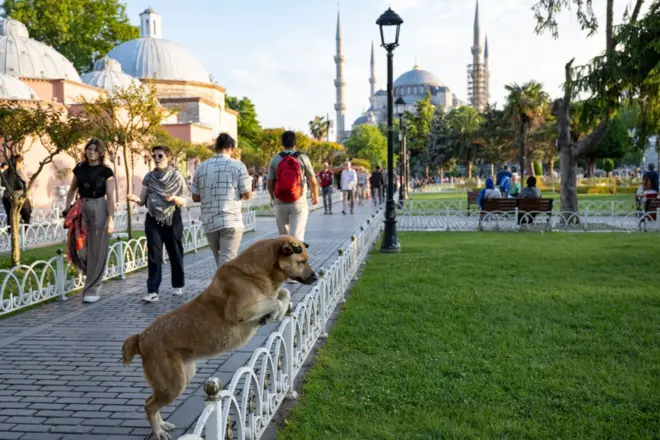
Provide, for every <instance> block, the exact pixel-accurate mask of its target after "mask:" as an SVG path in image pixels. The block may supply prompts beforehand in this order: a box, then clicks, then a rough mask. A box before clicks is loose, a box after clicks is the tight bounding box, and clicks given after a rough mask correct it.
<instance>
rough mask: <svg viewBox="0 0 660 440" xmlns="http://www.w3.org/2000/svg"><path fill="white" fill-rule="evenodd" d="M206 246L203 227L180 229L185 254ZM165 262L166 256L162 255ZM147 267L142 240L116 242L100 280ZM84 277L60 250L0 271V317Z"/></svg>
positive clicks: (251, 225) (250, 215) (248, 221)
mask: <svg viewBox="0 0 660 440" xmlns="http://www.w3.org/2000/svg"><path fill="white" fill-rule="evenodd" d="M243 218H244V220H245V231H254V230H255V227H256V223H255V219H256V217H255V215H254V211H248V212H247V213H244V215H243ZM206 246H208V241H207V239H206V234H205V233H204V228H203V227H202V225H201V224H200V223H197V222H193V223H192V224H190V225H187V226H185V227H184V230H183V249H184V251H185V252H186V253H188V252H197V250H199V249H201V248H203V247H206ZM165 259H166V260H167V255H166V256H165ZM146 266H147V240H146V238H145V237H140V238H137V239H131V240H128V241H117V242H116V243H113V244H112V245H111V246H110V249H109V251H108V264H107V266H106V271H105V275H104V278H103V279H104V280H108V279H112V278H117V277H119V278H121V279H123V278H124V277H125V275H126V274H127V273H130V272H133V271H136V270H138V269H141V268H143V267H146ZM84 285H85V276H84V274H82V273H80V272H79V271H78V270H77V268H76V267H75V266H72V265H70V264H69V263H68V262H67V261H66V259H65V258H64V253H63V251H62V250H59V249H58V251H57V255H56V256H54V257H52V258H50V259H48V260H39V261H35V262H34V263H32V264H30V265H19V266H15V267H13V268H11V269H0V316H2V315H6V314H8V313H12V312H15V311H16V310H20V309H23V308H26V307H30V306H33V305H35V304H38V303H40V302H43V301H47V300H49V299H52V298H60V299H62V300H65V299H66V298H67V294H68V293H70V292H73V291H75V290H78V289H80V288H82V287H83V286H84Z"/></svg>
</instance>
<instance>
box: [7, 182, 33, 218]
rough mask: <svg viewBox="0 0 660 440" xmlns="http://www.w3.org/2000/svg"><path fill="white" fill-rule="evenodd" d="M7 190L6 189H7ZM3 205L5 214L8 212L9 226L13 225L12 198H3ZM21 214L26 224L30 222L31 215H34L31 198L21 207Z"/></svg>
mask: <svg viewBox="0 0 660 440" xmlns="http://www.w3.org/2000/svg"><path fill="white" fill-rule="evenodd" d="M5 191H6V190H5ZM2 206H3V208H5V214H7V226H10V227H11V226H12V224H11V214H10V212H11V200H9V199H7V198H3V199H2ZM20 216H21V221H22V222H23V223H25V224H29V223H30V217H32V203H30V199H27V200H25V203H23V206H22V207H21V210H20Z"/></svg>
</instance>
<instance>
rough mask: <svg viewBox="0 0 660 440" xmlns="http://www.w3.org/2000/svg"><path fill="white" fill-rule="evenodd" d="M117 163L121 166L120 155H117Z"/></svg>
mask: <svg viewBox="0 0 660 440" xmlns="http://www.w3.org/2000/svg"><path fill="white" fill-rule="evenodd" d="M117 165H118V166H121V156H120V155H117Z"/></svg>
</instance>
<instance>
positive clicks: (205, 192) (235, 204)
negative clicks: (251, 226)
mask: <svg viewBox="0 0 660 440" xmlns="http://www.w3.org/2000/svg"><path fill="white" fill-rule="evenodd" d="M235 148H236V141H235V140H234V139H233V138H232V137H231V136H229V135H228V134H226V133H221V134H220V136H218V139H217V140H216V142H215V152H216V154H215V155H214V156H213V157H211V158H210V159H208V160H205V161H204V162H202V163H201V164H200V165H199V167H197V171H196V172H195V176H194V177H193V182H192V187H191V192H192V198H193V201H194V202H201V203H202V206H201V210H202V213H201V220H202V224H203V225H204V232H206V238H207V239H208V241H209V247H210V248H211V252H213V256H214V257H215V262H216V264H217V267H220V266H222V265H223V264H224V263H226V262H227V261H229V260H231V259H233V258H235V257H236V255H238V248H239V247H240V245H241V239H242V238H243V232H244V230H245V227H244V225H243V212H242V205H243V203H242V201H243V200H250V198H252V182H251V180H252V179H251V178H250V175H249V174H248V171H247V168H246V167H245V165H244V164H243V163H242V162H241V161H240V160H236V159H232V157H231V155H232V153H234V151H235Z"/></svg>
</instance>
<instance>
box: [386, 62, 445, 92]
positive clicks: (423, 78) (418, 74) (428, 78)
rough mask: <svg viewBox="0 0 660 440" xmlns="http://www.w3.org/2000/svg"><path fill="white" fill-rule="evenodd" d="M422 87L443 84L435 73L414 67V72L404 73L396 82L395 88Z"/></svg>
mask: <svg viewBox="0 0 660 440" xmlns="http://www.w3.org/2000/svg"><path fill="white" fill-rule="evenodd" d="M421 85H428V86H441V85H442V83H441V82H440V80H439V79H438V77H437V76H435V75H434V74H433V73H431V72H429V71H428V70H422V69H420V68H419V67H418V66H415V67H413V70H410V71H408V72H406V73H404V74H403V75H401V76H400V77H398V78H397V79H396V81H394V87H401V86H421Z"/></svg>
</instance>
